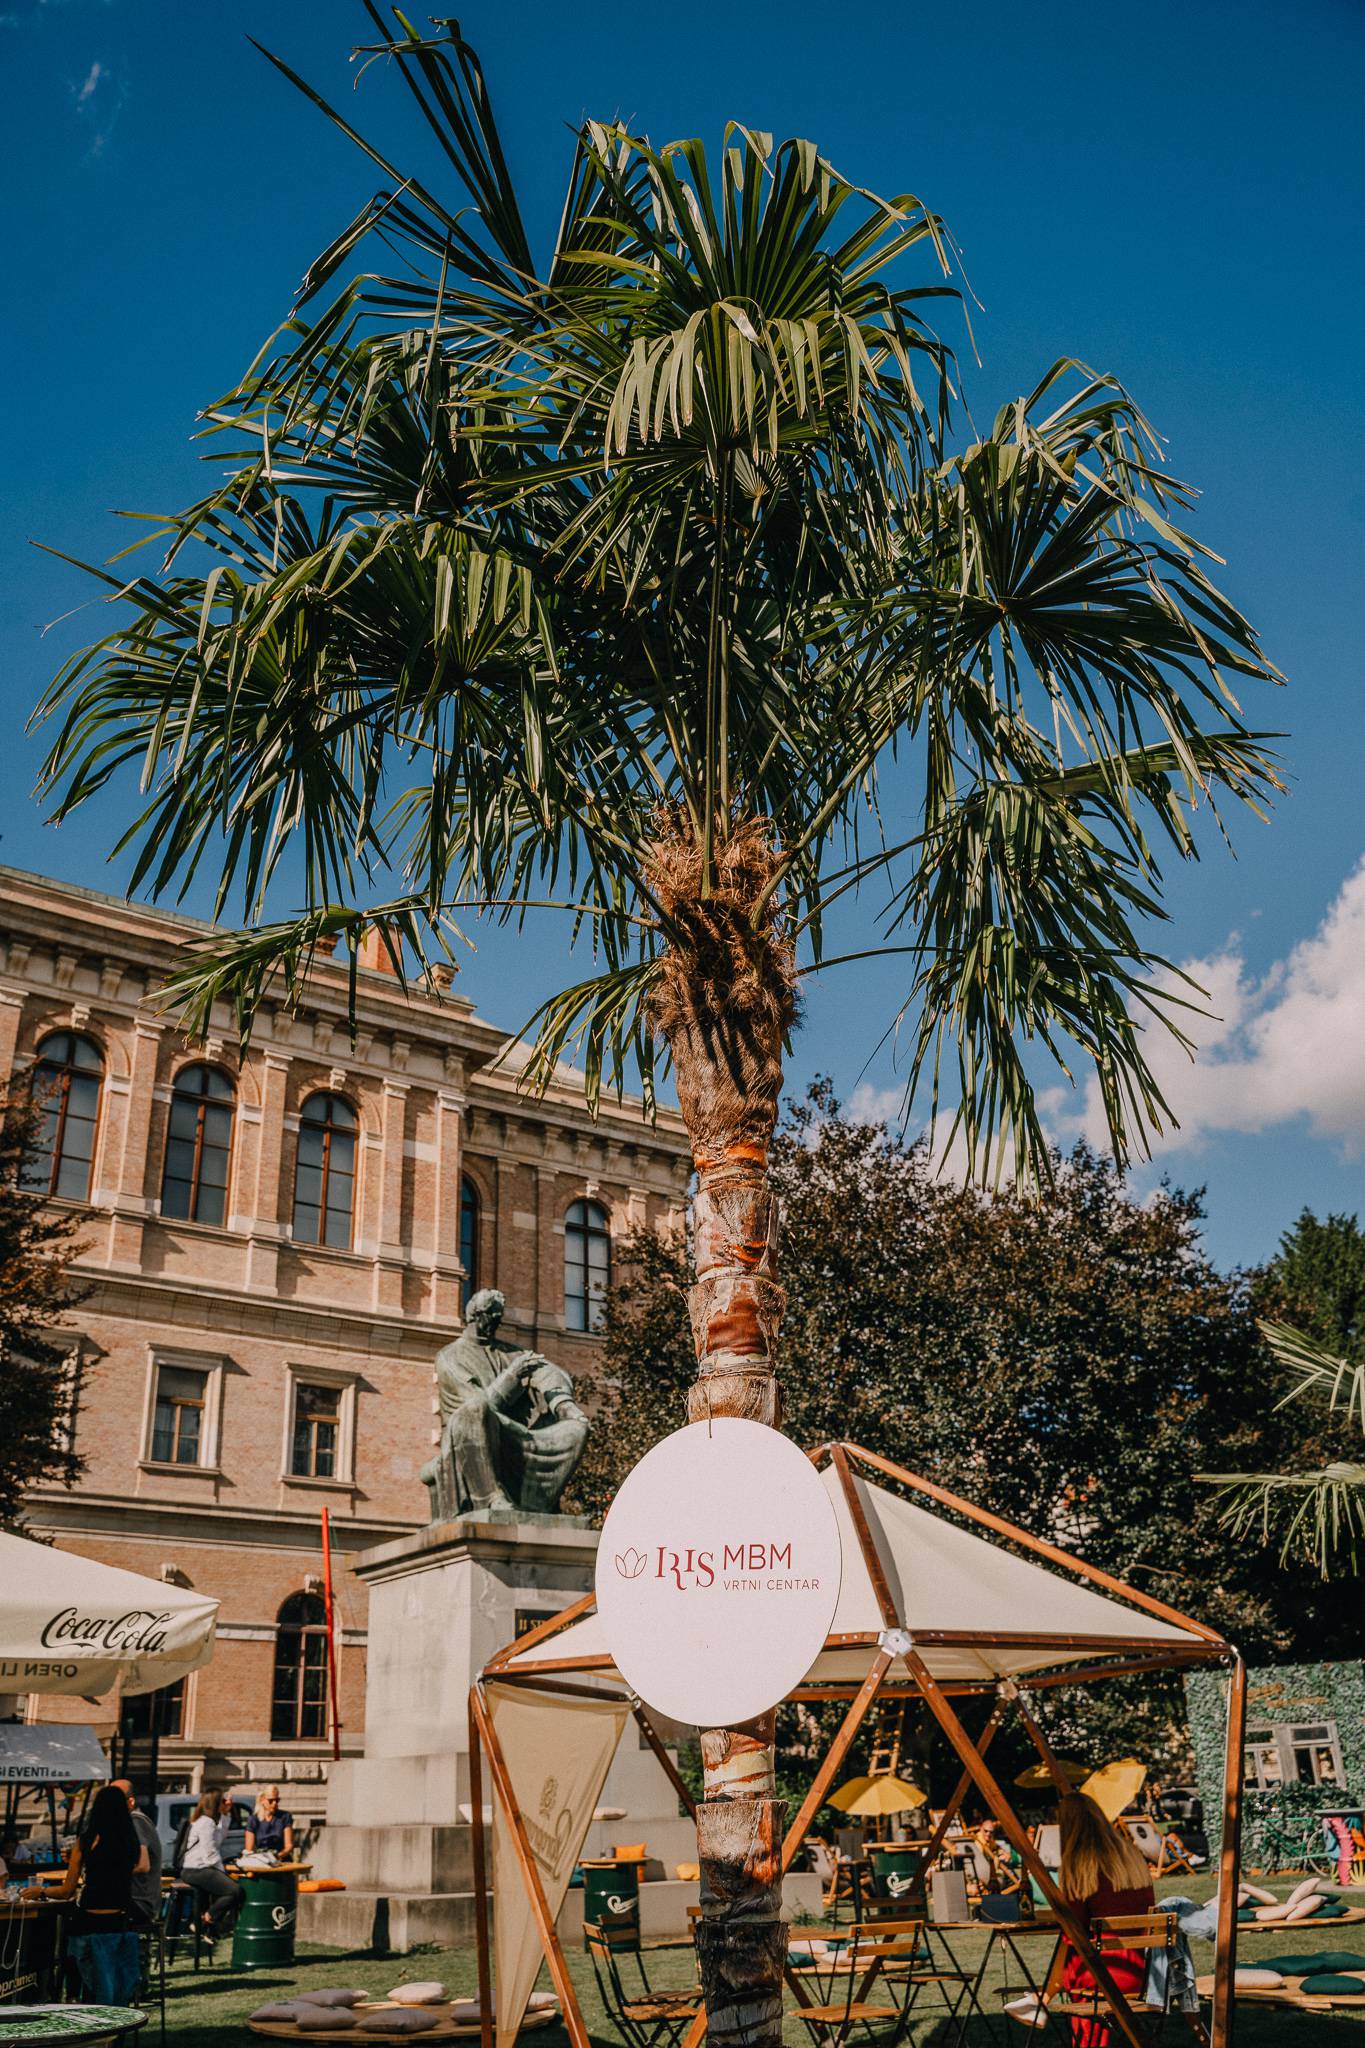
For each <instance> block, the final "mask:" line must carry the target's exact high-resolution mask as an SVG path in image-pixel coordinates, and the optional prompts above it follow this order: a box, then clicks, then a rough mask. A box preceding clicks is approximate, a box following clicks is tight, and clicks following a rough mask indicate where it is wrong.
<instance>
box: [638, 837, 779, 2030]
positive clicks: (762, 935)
mask: <svg viewBox="0 0 1365 2048" xmlns="http://www.w3.org/2000/svg"><path fill="white" fill-rule="evenodd" d="M773 861H774V854H773V848H772V842H771V838H770V836H769V834H768V832H767V829H766V827H764V826H763V825H762V824H760V823H757V822H749V823H743V824H740V825H738V826H735V825H733V824H732V825H731V826H730V827H729V829H728V830H727V832H726V833H725V834H724V835H721V836H719V842H718V847H717V851H716V856H715V870H714V873H713V875H712V877H711V880H710V886H709V887H708V888H707V889H706V890H705V891H703V888H702V862H701V855H700V849H699V847H698V845H697V842H696V839H695V836H694V835H693V834H692V832H691V830H690V828H689V827H688V825H687V824H686V821H684V820H680V819H678V818H665V819H662V820H661V821H660V830H659V836H658V839H657V841H656V844H655V847H654V849H653V858H652V860H651V861H650V862H649V864H648V867H647V875H648V880H649V882H650V886H651V888H652V889H653V891H654V893H655V896H656V898H657V900H658V901H659V902H660V903H661V905H662V907H663V909H664V910H665V912H666V914H667V916H668V918H669V922H670V926H671V931H670V938H669V944H668V947H667V950H666V952H665V955H664V962H663V965H664V974H663V982H662V987H661V990H660V992H659V994H658V996H657V997H656V1000H655V1005H654V1021H655V1023H656V1025H657V1026H658V1028H659V1029H660V1030H662V1031H663V1032H664V1033H665V1035H666V1036H667V1038H668V1042H669V1047H670V1049H671V1051H672V1054H673V1064H674V1069H675V1072H676V1075H677V1081H678V1100H679V1104H680V1106H681V1109H682V1114H683V1119H684V1121H685V1123H686V1125H687V1130H688V1135H689V1137H690V1139H691V1142H692V1154H693V1159H694V1161H695V1163H696V1168H697V1176H698V1189H697V1194H696V1196H695V1199H694V1204H693V1233H694V1247H695V1258H696V1270H697V1278H696V1282H695V1284H694V1286H693V1288H692V1291H691V1297H690V1300H689V1303H688V1306H689V1310H690V1314H691V1319H692V1330H693V1336H694V1338H695V1341H696V1347H697V1378H696V1380H695V1382H694V1383H693V1385H692V1386H691V1388H690V1389H689V1390H688V1397H687V1415H688V1420H689V1421H690V1422H702V1421H705V1420H707V1419H708V1418H710V1417H719V1416H738V1417H741V1418H743V1419H744V1420H746V1421H750V1422H760V1423H766V1424H768V1425H769V1426H770V1427H772V1428H777V1427H778V1426H779V1425H780V1423H781V1401H780V1397H779V1393H778V1386H777V1380H776V1378H775V1376H774V1373H773V1357H774V1353H775V1350H776V1345H777V1338H778V1332H779V1329H780V1327H781V1321H782V1310H783V1307H784V1304H785V1299H786V1297H785V1295H784V1293H783V1290H782V1288H781V1287H780V1286H779V1285H778V1281H777V1264H776V1245H777V1212H776V1204H775V1202H774V1199H773V1195H772V1190H771V1188H770V1186H769V1182H768V1148H769V1145H770V1143H771V1140H772V1134H773V1127H774V1125H775V1123H776V1121H777V1106H778V1098H779V1094H780V1091H781V1087H782V1049H783V1040H784V1037H785V1034H786V1032H787V1030H788V1029H789V1028H790V1025H791V1023H792V1020H793V1016H794V1013H795V1003H794V998H793V986H794V983H793V973H792V955H791V949H790V946H789V944H788V942H787V940H786V937H785V934H784V932H783V931H782V929H781V925H780V921H779V919H778V917H777V915H776V913H771V914H765V915H763V916H761V917H759V918H757V919H755V916H754V914H753V913H754V906H755V905H756V904H757V903H758V902H759V901H760V898H761V896H762V894H763V891H764V887H765V885H766V883H767V882H768V880H769V878H770V877H771V875H772V873H773ZM775 1720H776V1717H775V1714H773V1713H768V1714H765V1715H763V1716H762V1717H761V1719H759V1720H758V1721H755V1722H751V1723H749V1724H748V1725H747V1726H745V1727H740V1728H709V1729H705V1730H703V1732H702V1738H701V1748H702V1766H703V1773H704V1796H703V1799H702V1803H701V1804H700V1806H699V1807H698V1809H697V1850H698V1858H699V1861H700V1865H701V1920H700V1924H699V1926H698V1930H697V1957H698V1962H699V1965H700V1970H701V1983H702V1996H703V1998H704V2000H705V2003H706V2021H707V2032H708V2035H709V2037H710V2039H711V2040H712V2041H713V2042H718V2043H721V2044H724V2048H778V2044H779V2043H780V2041H781V2038H782V1975H783V1965H784V1962H785V1958H786V1928H785V1926H784V1924H783V1921H782V1861H781V1859H782V1835H783V1828H784V1823H785V1819H786V1809H785V1806H784V1804H783V1802H782V1801H780V1800H778V1799H777V1798H775V1797H774V1756H773V1736H774V1728H775Z"/></svg>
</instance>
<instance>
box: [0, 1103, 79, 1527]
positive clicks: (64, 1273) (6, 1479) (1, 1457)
mask: <svg viewBox="0 0 1365 2048" xmlns="http://www.w3.org/2000/svg"><path fill="white" fill-rule="evenodd" d="M39 1121H40V1112H39V1110H38V1108H37V1106H36V1105H35V1104H34V1103H32V1102H31V1101H30V1099H29V1097H28V1096H27V1095H15V1096H11V1097H10V1099H9V1100H8V1101H6V1102H3V1103H0V1522H4V1523H11V1522H15V1521H17V1520H18V1519H19V1517H20V1513H21V1510H22V1505H23V1497H24V1493H25V1491H26V1489H27V1488H28V1487H30V1486H33V1485H35V1484H37V1482H38V1481H39V1480H56V1481H58V1482H59V1483H60V1484H62V1485H64V1486H69V1485H70V1484H71V1482H72V1480H74V1479H75V1478H76V1477H77V1475H78V1473H79V1471H80V1469H81V1467H80V1460H79V1459H78V1458H77V1457H76V1456H75V1455H74V1453H73V1452H72V1451H71V1450H70V1448H69V1447H68V1444H67V1425H68V1422H69V1419H70V1404H71V1399H72V1386H71V1379H70V1373H69V1369H68V1356H69V1352H70V1345H69V1344H67V1343H64V1342H63V1341H62V1337H61V1334H60V1330H61V1321H62V1316H63V1312H64V1311H65V1310H66V1309H67V1308H68V1307H70V1306H71V1304H72V1303H73V1302H74V1301H75V1300H77V1299H79V1295H78V1293H77V1291H76V1289H75V1287H74V1285H73V1282H72V1278H71V1272H70V1268H71V1262H72V1260H73V1259H74V1258H75V1256H76V1254H77V1252H78V1251H79V1250H80V1246H79V1244H78V1242H77V1237H78V1233H79V1231H80V1227H81V1218H80V1217H79V1216H76V1215H73V1214H72V1213H71V1212H70V1210H63V1211H61V1212H60V1213H58V1212H56V1211H54V1210H52V1209H50V1208H48V1207H47V1205H46V1204H45V1203H44V1201H43V1200H42V1198H41V1197H40V1196H38V1195H34V1194H31V1193H29V1192H28V1191H27V1190H26V1189H25V1187H24V1186H23V1169H24V1165H25V1162H26V1160H27V1158H28V1154H29V1151H30V1148H31V1146H32V1144H33V1141H34V1138H35V1137H36V1135H37V1131H38V1125H39Z"/></svg>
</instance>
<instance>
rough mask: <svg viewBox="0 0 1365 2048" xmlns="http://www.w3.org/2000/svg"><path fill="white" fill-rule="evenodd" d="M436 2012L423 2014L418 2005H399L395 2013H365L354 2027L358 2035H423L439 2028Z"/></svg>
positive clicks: (438, 2016)
mask: <svg viewBox="0 0 1365 2048" xmlns="http://www.w3.org/2000/svg"><path fill="white" fill-rule="evenodd" d="M440 2024H441V2015H440V2013H438V2012H423V2010H422V2008H421V2006H420V2005H400V2006H399V2008H398V2010H397V2012H394V2011H389V2012H367V2013H366V2015H365V2017H364V2019H363V2020H361V2021H360V2023H359V2025H358V2026H357V2027H356V2032H357V2033H358V2034H425V2033H426V2031H427V2029H428V2028H429V2027H439V2026H440Z"/></svg>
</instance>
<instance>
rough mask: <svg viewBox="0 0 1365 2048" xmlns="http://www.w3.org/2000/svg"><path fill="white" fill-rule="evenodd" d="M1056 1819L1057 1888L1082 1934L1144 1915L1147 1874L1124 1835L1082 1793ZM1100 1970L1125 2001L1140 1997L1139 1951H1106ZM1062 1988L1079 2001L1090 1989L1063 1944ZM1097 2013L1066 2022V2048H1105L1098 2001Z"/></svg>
mask: <svg viewBox="0 0 1365 2048" xmlns="http://www.w3.org/2000/svg"><path fill="white" fill-rule="evenodd" d="M1057 1819H1058V1822H1059V1824H1060V1832H1061V1865H1060V1870H1059V1873H1058V1885H1059V1888H1060V1890H1061V1894H1062V1897H1063V1898H1064V1899H1065V1900H1066V1902H1067V1905H1068V1906H1069V1907H1070V1908H1071V1911H1072V1913H1073V1914H1074V1915H1075V1917H1076V1918H1077V1919H1078V1920H1079V1921H1080V1923H1081V1926H1082V1927H1083V1928H1084V1929H1085V1930H1086V1932H1087V1933H1089V1932H1090V1930H1091V1928H1092V1927H1093V1926H1094V1923H1095V1921H1097V1920H1107V1919H1110V1918H1112V1917H1113V1916H1114V1915H1115V1914H1122V1913H1150V1912H1151V1910H1152V1908H1153V1906H1154V1905H1155V1903H1156V1894H1155V1893H1154V1892H1153V1890H1152V1873H1151V1870H1150V1869H1149V1867H1148V1864H1147V1859H1146V1858H1145V1856H1144V1855H1143V1853H1142V1851H1141V1850H1140V1849H1139V1848H1138V1845H1137V1843H1136V1842H1135V1841H1134V1840H1133V1838H1132V1836H1131V1835H1130V1834H1129V1833H1128V1831H1127V1829H1126V1828H1116V1827H1115V1826H1114V1824H1113V1822H1112V1821H1111V1820H1108V1819H1106V1817H1105V1815H1104V1813H1103V1812H1102V1811H1101V1810H1100V1808H1099V1807H1098V1806H1097V1805H1096V1804H1095V1802H1094V1800H1093V1799H1087V1798H1086V1796H1085V1794H1084V1793H1083V1792H1072V1793H1070V1794H1069V1795H1068V1797H1067V1798H1065V1799H1063V1800H1062V1801H1061V1802H1060V1804H1059V1806H1058V1808H1057ZM1104 1964H1105V1968H1106V1969H1107V1971H1108V1972H1109V1975H1110V1977H1111V1978H1112V1980H1113V1982H1114V1985H1115V1988H1116V1989H1117V1990H1119V1991H1121V1992H1122V1993H1123V1995H1124V1996H1125V1998H1130V1999H1133V1998H1139V1997H1140V1996H1141V1994H1142V1987H1143V1984H1144V1982H1145V1980H1146V1976H1147V1958H1146V1956H1145V1955H1144V1954H1143V1953H1142V1952H1141V1950H1139V1949H1125V1948H1113V1947H1109V1946H1106V1948H1105V1951H1104ZM1062 1982H1063V1984H1064V1985H1065V1987H1066V1989H1067V1990H1068V1991H1069V1992H1071V1993H1072V1994H1073V1995H1075V1996H1079V1997H1084V1996H1085V1995H1086V1994H1087V1993H1088V1992H1093V1991H1094V1989H1095V1979H1094V1977H1093V1976H1092V1975H1091V1972H1090V1966H1089V1964H1088V1963H1087V1962H1086V1960H1085V1958H1084V1957H1083V1956H1082V1955H1080V1954H1078V1953H1077V1951H1076V1949H1075V1948H1073V1947H1072V1945H1071V1944H1070V1943H1069V1942H1068V1943H1066V1944H1065V1945H1064V1949H1063V1955H1062ZM1099 2011H1100V2014H1101V2015H1102V2016H1101V2017H1097V2018H1095V2019H1085V2018H1074V2019H1073V2020H1072V2022H1071V2042H1072V2048H1110V2044H1111V2042H1112V2040H1113V2037H1114V2027H1113V2023H1112V2021H1111V2020H1110V2019H1109V2017H1108V2016H1107V2014H1106V2013H1105V2009H1104V2005H1103V2000H1102V1999H1101V2002H1100V2007H1099Z"/></svg>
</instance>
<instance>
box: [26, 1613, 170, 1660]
mask: <svg viewBox="0 0 1365 2048" xmlns="http://www.w3.org/2000/svg"><path fill="white" fill-rule="evenodd" d="M171 1620H172V1617H171V1616H170V1615H169V1614H153V1613H151V1612H150V1611H149V1610H148V1609H147V1608H142V1607H133V1608H130V1609H129V1611H128V1612H127V1613H126V1614H82V1613H81V1611H80V1609H79V1608H78V1607H63V1608H62V1610H61V1612H60V1613H58V1614H54V1615H53V1617H52V1619H51V1620H50V1621H49V1622H47V1623H46V1624H45V1626H44V1628H43V1632H42V1635H41V1637H40V1641H41V1642H42V1645H43V1648H44V1649H50V1648H51V1647H52V1645H53V1644H54V1643H65V1644H67V1645H68V1646H69V1647H70V1648H72V1649H80V1650H107V1651H121V1652H124V1653H127V1652H130V1651H131V1652H135V1653H136V1654H138V1655H141V1656H153V1655H155V1653H156V1652H157V1651H158V1650H164V1649H165V1647H166V1637H167V1633H168V1631H169V1629H170V1627H171Z"/></svg>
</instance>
